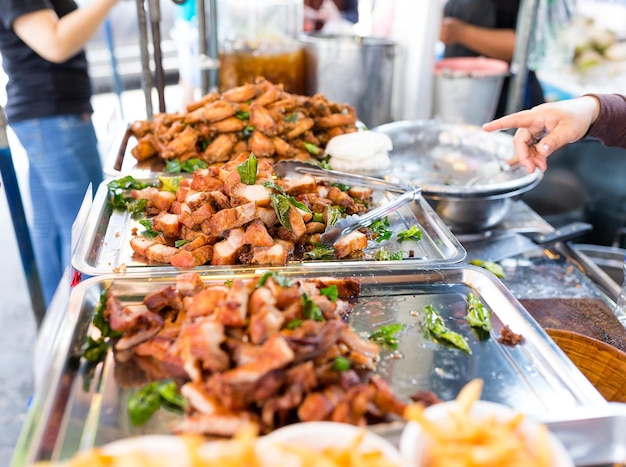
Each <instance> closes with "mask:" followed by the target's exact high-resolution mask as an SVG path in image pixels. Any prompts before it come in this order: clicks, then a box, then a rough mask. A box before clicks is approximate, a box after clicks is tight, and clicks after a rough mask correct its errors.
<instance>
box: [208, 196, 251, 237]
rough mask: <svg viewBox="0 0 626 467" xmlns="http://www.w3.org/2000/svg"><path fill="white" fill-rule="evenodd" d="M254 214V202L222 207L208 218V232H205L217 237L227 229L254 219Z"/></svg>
mask: <svg viewBox="0 0 626 467" xmlns="http://www.w3.org/2000/svg"><path fill="white" fill-rule="evenodd" d="M255 215H256V205H255V204H254V203H246V204H242V205H241V206H236V207H234V208H231V209H222V210H221V211H218V212H216V213H215V214H214V215H213V216H212V217H211V218H210V219H209V220H208V229H207V230H208V232H206V233H207V234H209V235H213V236H216V237H219V236H221V235H223V234H224V232H226V231H228V230H231V229H235V228H237V227H241V226H243V225H245V224H247V223H248V222H251V221H252V220H254V218H255Z"/></svg>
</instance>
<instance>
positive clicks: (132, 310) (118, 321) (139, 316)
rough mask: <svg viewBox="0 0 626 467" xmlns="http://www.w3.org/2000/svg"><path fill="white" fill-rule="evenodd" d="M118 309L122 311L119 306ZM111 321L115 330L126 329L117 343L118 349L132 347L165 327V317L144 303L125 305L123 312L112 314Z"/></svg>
mask: <svg viewBox="0 0 626 467" xmlns="http://www.w3.org/2000/svg"><path fill="white" fill-rule="evenodd" d="M117 311H120V310H119V307H118V309H117ZM109 322H110V324H111V329H113V330H114V331H124V334H123V336H122V337H121V338H120V339H119V340H118V341H117V342H116V343H115V348H116V349H117V350H127V349H130V348H132V347H134V346H136V345H137V344H139V343H141V342H143V341H145V340H148V339H150V338H151V337H152V336H154V335H156V334H157V333H158V332H159V331H160V330H161V328H162V327H163V318H161V317H160V316H159V315H158V314H156V313H152V312H151V311H149V310H148V309H147V308H146V307H145V306H143V305H136V306H126V307H123V308H122V310H121V314H117V313H112V314H111V315H110V317H109ZM114 326H115V327H114Z"/></svg>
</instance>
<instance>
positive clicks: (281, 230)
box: [130, 153, 372, 268]
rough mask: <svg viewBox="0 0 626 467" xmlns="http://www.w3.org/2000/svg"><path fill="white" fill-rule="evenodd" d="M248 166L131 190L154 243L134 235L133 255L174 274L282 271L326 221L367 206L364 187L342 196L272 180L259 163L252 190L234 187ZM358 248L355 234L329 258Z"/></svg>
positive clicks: (362, 242) (310, 183)
mask: <svg viewBox="0 0 626 467" xmlns="http://www.w3.org/2000/svg"><path fill="white" fill-rule="evenodd" d="M248 160H249V154H248V153H242V154H241V155H240V156H239V157H238V158H236V159H234V160H232V161H230V162H228V163H227V164H224V165H223V166H222V167H219V168H218V167H209V168H208V169H200V170H197V171H196V172H195V173H194V175H193V178H182V179H181V180H180V182H179V185H178V189H177V191H176V192H175V193H174V192H171V191H165V190H162V189H159V188H156V187H147V188H144V189H141V190H133V191H132V193H131V194H132V196H133V197H134V198H136V199H146V200H147V207H146V213H147V214H148V216H149V217H150V218H151V220H152V230H153V231H154V232H159V234H158V236H156V237H155V238H146V237H144V236H141V235H136V236H134V237H133V238H132V239H131V242H130V243H131V247H132V249H133V251H134V252H135V254H138V255H140V256H142V257H144V258H147V259H148V260H151V261H154V262H157V263H166V264H167V263H169V264H172V265H173V266H176V267H180V268H185V267H193V266H200V265H203V264H211V265H233V264H254V265H278V266H282V265H285V264H287V262H288V261H289V260H290V259H293V258H294V257H295V258H297V259H300V258H302V256H303V255H304V253H305V252H306V251H310V250H314V249H315V248H316V245H317V244H318V242H319V236H320V234H321V233H322V232H323V231H324V229H325V228H326V225H327V224H328V223H331V220H330V218H332V217H335V216H334V215H336V214H338V213H343V214H345V215H350V214H359V213H363V212H365V211H366V210H367V209H368V208H367V206H368V205H369V203H370V202H371V195H372V190H371V189H365V188H358V187H352V188H349V189H348V190H347V191H344V190H345V188H341V187H337V186H331V185H329V184H323V183H318V182H317V181H316V179H315V178H314V177H312V176H309V175H302V176H300V177H299V178H297V179H295V178H294V179H280V180H276V179H274V178H273V171H272V166H271V165H270V164H269V163H268V162H267V161H260V160H259V161H258V170H257V172H256V182H255V183H254V184H245V183H242V181H241V175H240V173H239V171H238V167H239V166H240V164H242V163H245V162H246V161H248ZM264 184H265V185H264ZM268 184H269V185H268ZM281 190H282V191H283V193H280V191H281ZM291 198H293V199H295V200H296V201H297V202H299V203H301V205H298V204H297V203H293V199H291ZM303 206H304V208H303ZM183 242H187V243H184V244H182V245H181V243H183ZM366 246H367V236H366V234H364V233H362V232H360V231H355V232H352V233H350V234H348V235H345V236H343V237H341V238H340V239H339V240H338V241H337V242H336V243H335V244H334V251H335V256H336V257H337V258H347V257H358V256H359V255H362V252H363V249H364V248H365V247H366ZM330 251H331V252H332V249H331V250H330ZM327 259H329V258H327ZM330 259H332V258H330Z"/></svg>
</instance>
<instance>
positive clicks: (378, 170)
mask: <svg viewBox="0 0 626 467" xmlns="http://www.w3.org/2000/svg"><path fill="white" fill-rule="evenodd" d="M226 3H230V4H231V5H230V6H233V5H235V4H237V3H238V2H236V1H234V0H230V2H226ZM287 3H289V2H287ZM296 3H298V2H293V4H296ZM282 4H283V5H284V4H285V3H284V2H283V3H282ZM219 11H220V10H219V9H218V10H217V12H218V15H219ZM274 13H276V11H274ZM229 15H231V16H230V18H231V19H232V18H233V17H235V12H230V13H229ZM277 16H280V15H277ZM273 18H274V17H273V16H271V17H269V18H266V20H265V22H266V23H268V24H270V23H271V21H272V20H273ZM274 19H275V18H274ZM277 21H278V23H276V24H283V23H280V18H279V19H278V20H277ZM246 33H250V30H249V29H246ZM305 41H306V40H305ZM233 43H236V44H238V45H241V43H240V42H237V41H234V42H233ZM244 45H245V44H244ZM248 45H249V44H248ZM245 46H247V45H245ZM243 49H245V47H243ZM237 53H242V52H241V51H237ZM306 73H307V72H306V65H304V76H306ZM300 89H304V88H300ZM300 89H298V88H297V86H296V87H295V88H294V89H287V86H286V85H283V84H282V83H280V82H273V81H271V80H269V79H267V78H265V77H262V76H257V77H255V78H253V79H252V80H246V81H245V82H244V83H238V82H237V83H235V82H233V83H232V85H231V86H228V87H226V88H224V89H220V90H214V91H212V92H210V93H207V94H205V95H204V96H203V97H202V98H201V99H200V100H198V101H196V102H193V103H191V104H190V105H189V106H188V107H187V110H186V112H172V113H167V112H165V111H160V112H159V113H156V114H155V115H150V113H148V114H147V115H148V118H146V119H145V120H138V121H135V122H130V123H129V125H128V126H126V127H125V128H123V131H121V132H120V133H119V135H115V138H117V145H115V146H114V147H113V150H112V151H111V153H110V154H109V155H108V160H107V165H106V167H105V172H106V173H107V175H108V176H109V178H108V179H107V180H106V181H105V182H103V183H102V185H101V186H100V187H98V189H97V192H96V195H95V197H94V199H93V200H88V199H87V200H86V201H85V206H84V209H82V210H81V213H80V214H79V215H80V219H78V222H77V224H78V225H79V226H80V228H81V230H82V232H81V234H80V236H79V240H78V242H77V245H76V249H75V253H74V256H73V259H72V268H73V269H72V272H73V273H75V274H74V275H73V276H72V277H74V279H75V280H74V281H73V283H72V287H71V293H70V294H69V295H68V296H67V297H64V298H66V299H65V300H62V301H55V302H54V303H53V305H52V306H51V308H50V309H49V310H48V311H47V314H46V317H45V320H44V322H43V324H42V329H41V331H40V332H41V334H40V341H39V343H38V356H37V357H38V358H37V360H38V364H39V369H38V370H39V375H40V378H39V379H40V380H39V383H38V387H37V391H36V394H35V396H34V398H33V401H32V405H31V407H30V409H29V413H28V417H27V420H26V422H25V424H24V428H23V432H22V433H21V436H20V440H19V443H18V445H17V447H16V451H15V455H14V458H13V462H12V466H14V467H18V466H27V465H33V464H35V463H36V462H42V465H63V464H54V462H59V463H60V462H63V461H67V460H68V459H71V458H72V457H73V456H76V455H78V454H77V453H80V452H83V454H84V455H85V456H93V457H91V458H88V457H86V459H91V462H96V461H97V460H98V459H104V458H106V459H109V460H110V459H112V458H115V457H116V456H119V457H120V458H121V457H123V456H129V455H131V454H133V453H134V455H137V456H142V457H138V458H135V460H136V461H137V459H139V463H138V464H128V465H157V464H151V463H150V464H149V462H153V461H155V459H154V458H155V456H156V457H162V458H163V459H169V460H170V462H177V464H176V465H181V466H187V465H190V466H191V465H213V464H215V465H231V464H232V465H244V464H245V463H246V462H247V463H248V464H250V463H251V462H254V463H256V462H260V463H261V464H263V465H265V464H267V465H279V464H277V463H276V462H278V461H277V459H279V458H281V457H282V456H287V457H289V456H292V458H291V461H292V462H293V460H294V457H293V456H295V459H296V460H298V459H300V463H295V464H294V463H291V464H290V465H318V464H317V463H315V461H313V460H312V459H314V457H313V456H317V455H321V454H319V453H320V452H323V453H324V455H330V454H329V448H330V447H332V448H334V450H335V454H334V455H336V456H338V457H337V458H342V459H344V461H345V463H343V464H340V465H361V466H364V465H407V466H409V465H415V466H417V465H427V464H426V463H425V462H424V459H425V457H424V456H426V454H424V452H431V451H429V449H431V450H432V449H434V448H433V447H432V445H433V443H434V442H433V441H432V439H429V438H428V437H427V436H425V435H424V432H426V431H427V432H429V434H430V435H431V436H433V433H438V435H437V436H436V437H437V438H441V439H443V438H446V437H445V436H444V434H443V433H442V431H444V430H443V429H441V430H439V431H437V430H436V429H433V428H432V426H433V425H436V424H437V423H444V425H445V423H446V422H449V421H450V420H451V419H457V420H461V421H462V422H463V423H462V425H463V426H465V427H466V428H467V427H468V426H469V427H474V426H475V427H478V428H477V431H481V430H483V433H484V432H485V431H484V428H485V427H486V426H491V428H490V429H489V433H490V436H491V435H493V433H495V432H500V433H503V432H506V433H507V436H508V435H509V434H510V436H511V437H512V438H513V437H514V438H516V439H522V441H523V443H526V444H527V445H532V446H531V447H528V446H527V447H525V448H515V449H517V451H510V452H513V453H515V452H518V451H520V450H524V451H529V454H530V455H531V457H530V458H524V459H526V460H525V461H524V462H535V461H537V464H536V465H559V466H569V465H576V466H602V465H614V464H616V465H622V464H624V463H626V444H625V443H626V440H625V439H624V436H623V426H624V423H626V404H624V403H625V402H626V379H625V377H624V375H626V371H624V370H625V369H626V329H625V328H624V326H626V314H624V313H626V312H625V311H623V310H622V311H619V310H617V311H616V310H615V301H616V299H617V295H618V293H619V290H620V285H619V284H618V283H617V282H616V280H614V279H612V278H611V277H610V276H609V274H608V273H607V272H606V271H605V270H603V269H602V268H601V267H600V266H599V265H598V264H597V263H595V262H594V261H593V260H591V259H590V258H589V256H587V255H586V254H585V253H584V252H583V251H581V250H580V249H578V248H577V247H576V245H575V244H574V243H573V241H574V240H576V239H578V238H580V237H581V236H582V235H584V234H585V233H587V232H588V231H589V229H590V226H589V225H588V224H585V223H573V224H570V225H567V226H565V227H560V228H554V227H553V226H552V225H550V223H548V222H547V221H546V220H545V219H543V218H542V217H541V216H539V215H538V214H537V213H536V212H534V211H533V210H532V209H531V208H530V207H529V206H528V205H526V204H525V203H524V202H522V201H521V200H520V199H519V198H520V195H521V194H522V193H525V192H527V191H529V190H532V189H533V188H534V187H535V186H536V185H537V184H538V183H539V182H540V180H541V178H542V173H541V172H539V171H537V172H535V173H532V174H529V173H527V172H526V171H525V169H523V168H522V167H518V166H515V165H514V164H513V165H511V164H510V161H511V159H512V158H513V156H514V153H513V146H512V137H511V135H509V134H505V133H499V134H487V133H485V132H483V131H482V130H481V129H480V128H479V127H476V126H474V125H471V124H459V123H446V122H441V121H438V120H433V119H422V120H396V121H389V122H381V124H379V125H372V126H371V128H369V129H368V128H366V127H365V125H363V122H362V121H360V119H359V114H358V112H356V111H355V107H354V106H353V105H351V104H348V103H343V102H337V101H334V100H332V99H329V98H327V96H325V95H324V94H323V93H315V94H314V95H304V94H303V91H301V90H300ZM339 167H340V168H341V170H338V168H339ZM44 338H45V339H44ZM42 339H44V340H43V341H42ZM479 399H480V400H479ZM483 403H484V404H485V405H482V404H483ZM489 403H491V404H489ZM503 409H504V410H505V412H502V410H503ZM496 410H500V412H496ZM437 413H439V415H437ZM495 413H498V414H499V415H497V416H495V415H493V414H495ZM519 414H521V415H519ZM491 415H492V416H491ZM431 417H432V418H431ZM494 417H495V418H494ZM522 419H523V421H522ZM428 420H431V422H430V423H429V422H428ZM442 420H443V422H442ZM489 424H492V425H489ZM444 425H442V426H444ZM355 426H356V427H360V428H356V427H355ZM518 426H519V429H518ZM251 427H252V428H251ZM348 427H350V428H348ZM506 427H508V428H506ZM544 428H547V430H548V431H542V430H543V429H544ZM455 430H456V428H455V429H450V430H449V431H451V432H454V431H455ZM509 432H510V433H509ZM541 433H543V434H541ZM507 439H508V438H507ZM524 440H525V441H524ZM443 444H445V443H443ZM288 447H289V449H288ZM352 448H355V449H354V452H353V453H352V454H351V456H348V455H347V453H349V452H350V451H351V450H352ZM489 449H490V450H493V451H494V452H495V450H497V449H499V448H497V446H496V447H494V446H492V447H491V448H489ZM337 451H338V452H340V454H337ZM372 452H375V453H376V455H377V456H378V455H381V456H382V457H383V461H384V462H382V463H378V464H376V463H371V464H367V463H365V461H364V460H363V459H361V458H360V457H359V456H361V455H362V456H364V458H365V457H367V456H366V454H367V453H369V455H370V456H371V453H372ZM150 453H151V454H150ZM268 453H269V454H268ZM303 453H304V454H303ZM312 453H316V454H312ZM542 453H543V454H545V456H543V454H542ZM441 455H442V456H443V454H441ZM508 455H509V456H510V455H511V454H510V453H509V454H508ZM246 456H247V457H246ZM264 456H265V457H264ZM272 456H273V457H272ZM298 456H300V457H298ZM342 456H343V457H342ZM346 456H347V457H350V459H349V462H348V461H347V460H346ZM546 456H547V457H546ZM542 457H544V459H543V460H544V461H545V460H546V459H548V460H547V462H546V463H540V462H539V459H540V458H542ZM172 459H174V460H172ZM315 459H317V462H319V465H330V464H321V462H323V461H325V462H328V459H326V458H324V459H321V458H319V459H318V458H315ZM507 459H510V457H508V458H507ZM305 460H307V462H309V463H304V462H305ZM379 460H380V459H379ZM227 461H228V462H231V464H228V463H227ZM48 462H50V464H48ZM211 462H213V464H211ZM311 462H313V463H312V464H311ZM370 462H371V461H370ZM67 465H71V464H67ZM92 465H97V464H92ZM333 465H334V464H333ZM428 465H435V464H428ZM519 465H531V464H530V463H523V462H522V463H521V464H519ZM532 465H535V464H532Z"/></svg>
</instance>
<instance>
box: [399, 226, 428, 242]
mask: <svg viewBox="0 0 626 467" xmlns="http://www.w3.org/2000/svg"><path fill="white" fill-rule="evenodd" d="M421 239H422V229H420V228H419V227H418V226H417V225H414V226H412V227H411V228H410V229H408V230H401V231H400V232H398V240H399V241H401V242H403V241H404V240H417V241H419V240H421Z"/></svg>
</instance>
